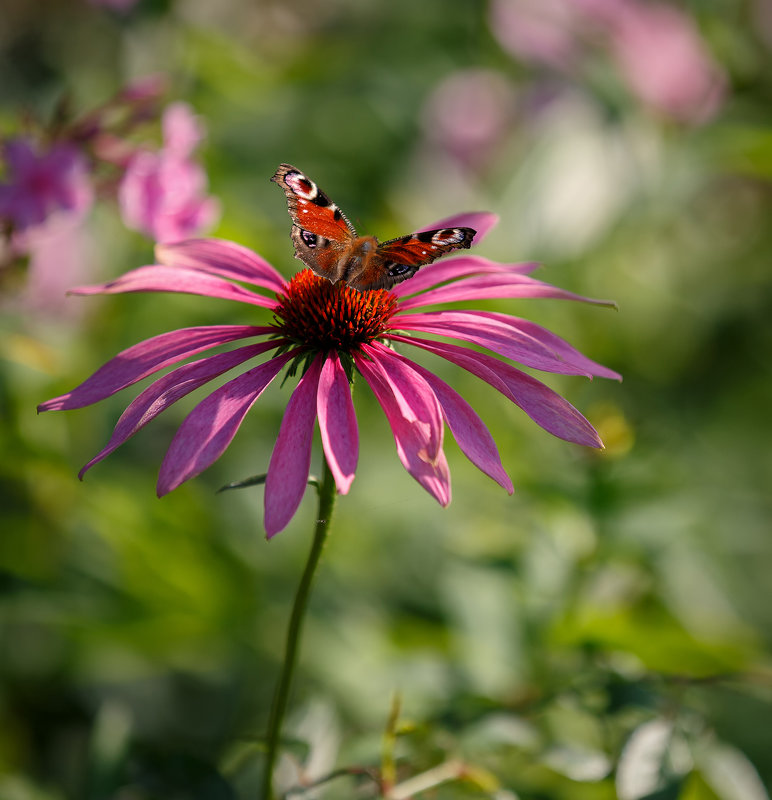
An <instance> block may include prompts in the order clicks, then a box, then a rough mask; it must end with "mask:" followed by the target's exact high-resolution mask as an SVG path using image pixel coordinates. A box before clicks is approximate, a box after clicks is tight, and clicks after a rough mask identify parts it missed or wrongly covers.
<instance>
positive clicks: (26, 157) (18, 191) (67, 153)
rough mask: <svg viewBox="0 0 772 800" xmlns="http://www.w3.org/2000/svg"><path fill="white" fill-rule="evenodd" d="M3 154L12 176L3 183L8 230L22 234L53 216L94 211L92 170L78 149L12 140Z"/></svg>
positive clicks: (0, 196)
mask: <svg viewBox="0 0 772 800" xmlns="http://www.w3.org/2000/svg"><path fill="white" fill-rule="evenodd" d="M2 154H3V156H4V161H5V163H6V170H7V172H8V176H9V180H8V181H7V182H6V183H0V221H2V222H4V224H5V226H6V227H8V228H10V229H12V230H14V231H16V232H22V231H25V230H26V229H28V228H31V227H34V226H37V225H41V224H42V223H44V222H45V221H46V220H47V219H48V218H49V217H50V216H51V215H53V214H68V215H75V216H78V217H80V216H82V215H83V214H85V212H86V211H88V209H89V208H90V207H91V204H92V202H93V199H94V192H93V189H92V186H91V182H90V180H89V174H88V166H87V163H86V160H85V159H84V157H83V156H82V155H81V154H80V152H79V151H78V149H77V148H76V147H75V146H74V145H71V144H69V143H67V142H53V143H52V144H50V145H48V146H47V147H40V146H36V145H34V144H32V143H31V142H30V141H28V140H26V139H11V140H9V141H7V142H5V144H4V145H3V153H2Z"/></svg>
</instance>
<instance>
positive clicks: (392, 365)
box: [362, 345, 445, 461]
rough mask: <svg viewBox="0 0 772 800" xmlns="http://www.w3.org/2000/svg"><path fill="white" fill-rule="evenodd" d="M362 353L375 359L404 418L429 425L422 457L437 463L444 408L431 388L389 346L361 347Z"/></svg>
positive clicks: (377, 368)
mask: <svg viewBox="0 0 772 800" xmlns="http://www.w3.org/2000/svg"><path fill="white" fill-rule="evenodd" d="M362 350H363V352H364V353H366V354H367V355H369V356H371V357H372V358H373V359H374V362H375V368H376V370H377V371H378V373H379V374H380V376H381V378H382V379H383V380H384V381H385V382H386V383H387V384H388V387H389V389H390V390H391V392H392V394H393V395H394V399H395V400H396V402H397V405H398V406H399V409H400V413H401V415H402V416H403V417H404V418H405V419H408V420H411V421H416V422H419V423H422V424H426V425H428V427H427V429H426V430H427V449H426V452H425V453H424V454H423V456H425V457H426V458H427V459H428V460H429V461H434V459H435V458H436V457H437V454H438V453H439V452H440V451H441V450H442V438H443V435H444V429H445V426H444V424H443V417H442V409H441V408H440V405H439V403H438V402H437V398H436V397H435V395H434V392H433V391H432V389H431V386H429V385H428V384H427V383H426V381H424V380H423V378H421V376H420V375H416V374H415V372H414V371H413V370H412V369H410V367H409V366H408V365H407V364H405V363H404V362H403V361H400V360H399V359H398V358H397V357H396V355H394V354H392V352H391V350H389V349H388V348H387V347H381V348H379V349H377V350H376V349H375V348H373V347H372V346H370V345H362Z"/></svg>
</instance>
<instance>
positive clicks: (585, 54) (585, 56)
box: [490, 0, 726, 123]
mask: <svg viewBox="0 0 772 800" xmlns="http://www.w3.org/2000/svg"><path fill="white" fill-rule="evenodd" d="M490 24H491V29H492V31H493V34H494V36H495V37H496V38H497V39H498V41H499V43H500V44H501V46H502V47H503V48H504V49H505V50H507V51H508V52H509V53H511V54H512V55H514V56H515V57H517V58H519V59H521V60H523V61H525V62H528V63H537V64H546V65H548V66H550V67H552V68H553V69H556V70H558V71H560V72H563V73H564V74H567V75H572V76H573V75H574V74H575V73H576V71H577V70H578V69H580V68H581V67H582V66H583V64H585V63H586V62H587V61H588V60H589V52H590V50H591V49H597V48H599V47H601V48H604V47H605V49H606V50H607V51H608V52H609V54H610V56H611V58H612V60H613V62H614V64H615V65H616V67H617V68H618V69H619V71H620V73H621V76H622V78H623V80H624V81H625V83H626V84H627V85H628V87H629V88H630V90H631V91H632V92H633V93H634V94H635V95H636V96H637V97H638V98H639V99H640V100H641V101H642V102H643V103H645V104H646V105H648V106H650V107H651V108H654V109H656V110H657V111H659V112H660V113H663V114H666V115H667V116H669V117H672V118H673V119H677V120H680V121H682V122H691V123H700V122H703V121H704V120H705V119H707V118H708V117H710V116H711V115H712V114H713V113H714V112H715V111H716V110H717V108H718V106H719V105H720V103H721V100H722V98H723V94H724V89H725V83H726V81H725V78H724V74H723V72H722V70H721V68H720V67H719V65H718V64H717V63H716V61H715V60H714V59H713V58H712V57H711V56H710V54H709V53H708V51H707V49H706V47H705V44H704V42H703V40H702V38H701V36H700V34H699V31H698V30H697V27H696V25H695V23H694V21H693V20H692V18H691V17H690V16H688V14H687V13H686V12H684V11H683V10H680V9H679V8H676V7H675V6H671V5H667V4H665V3H661V2H656V0H653V1H652V2H644V1H643V0H492V2H491V6H490Z"/></svg>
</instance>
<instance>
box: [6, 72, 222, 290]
mask: <svg viewBox="0 0 772 800" xmlns="http://www.w3.org/2000/svg"><path fill="white" fill-rule="evenodd" d="M163 92H164V81H163V80H162V79H161V78H160V77H158V76H151V77H149V78H144V79H142V80H139V81H136V82H134V83H132V84H129V85H128V86H126V87H125V88H124V89H122V90H121V91H120V92H119V93H118V94H116V95H115V96H114V97H113V98H111V99H110V100H109V101H108V102H106V103H105V104H103V105H102V106H99V107H98V108H96V109H95V110H93V111H91V112H89V113H88V114H85V115H83V116H82V117H79V118H74V119H68V118H67V114H66V111H64V106H62V108H60V109H59V111H58V112H57V114H56V115H55V118H54V121H52V122H51V123H50V124H48V125H42V124H38V125H32V126H29V127H30V130H28V131H25V133H23V134H20V135H16V136H13V137H10V138H7V139H5V140H0V175H2V178H3V179H2V180H1V181H0V236H1V237H2V241H1V242H0V269H2V271H3V272H6V271H10V269H11V268H12V267H13V265H14V264H17V263H19V262H20V261H21V260H23V259H28V260H29V282H30V283H34V284H36V285H49V286H52V287H57V291H56V295H57V296H58V297H61V296H62V293H63V292H62V290H63V288H64V286H63V283H62V281H65V282H66V283H71V282H72V280H79V279H80V280H82V279H83V277H85V276H84V275H78V273H77V271H75V272H72V271H69V270H67V269H65V263H63V259H62V254H66V256H67V258H65V259H64V262H67V261H73V262H77V261H79V260H80V261H82V260H83V259H79V258H78V256H77V253H78V252H79V251H81V250H82V244H83V242H84V240H85V238H86V237H85V234H84V231H83V223H84V222H85V220H86V218H87V216H88V213H89V211H90V210H91V208H92V206H93V204H94V201H95V199H96V198H97V197H114V198H116V199H117V200H118V206H119V209H120V214H121V218H122V219H123V222H124V223H125V224H126V225H127V226H128V227H130V228H132V229H134V230H138V231H140V232H142V233H143V234H145V235H146V236H148V237H150V238H151V239H153V240H154V241H156V242H171V241H175V240H178V239H184V238H187V237H190V236H193V235H196V234H200V233H203V232H205V231H206V230H208V229H209V228H210V227H211V226H212V225H213V224H214V223H215V221H216V219H217V217H218V214H219V207H218V204H217V201H216V200H215V199H214V198H213V197H210V196H208V194H207V178H206V173H205V172H204V170H203V168H202V167H201V165H200V164H199V163H198V162H197V161H196V160H195V149H196V147H197V146H198V144H199V143H200V141H201V139H202V138H203V136H204V131H203V127H202V125H201V123H200V122H199V120H198V119H197V118H196V116H195V115H194V114H193V111H192V110H191V108H190V107H189V106H188V105H186V104H185V103H174V104H172V105H170V106H168V107H167V108H166V109H165V110H164V111H163V112H161V108H160V101H161V96H162V94H163ZM159 116H160V118H161V127H162V132H163V143H162V145H161V147H160V148H151V147H149V146H148V145H147V144H137V143H136V142H135V140H134V137H135V134H136V131H137V129H138V128H140V127H141V126H143V125H145V124H146V123H148V122H152V121H154V120H157V119H158V117H159ZM51 256H54V257H53V258H51ZM31 296H32V294H31ZM34 299H35V300H36V301H39V300H40V296H39V295H38V294H35V298H34Z"/></svg>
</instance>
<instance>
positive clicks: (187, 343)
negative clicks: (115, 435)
mask: <svg viewBox="0 0 772 800" xmlns="http://www.w3.org/2000/svg"><path fill="white" fill-rule="evenodd" d="M265 333H275V329H274V328H269V327H265V326H263V327H258V326H255V325H206V326H202V327H198V328H181V329H180V330H176V331H170V332H169V333H162V334H161V335H160V336H154V337H153V338H152V339H145V341H144V342H140V343H139V344H135V345H133V346H132V347H129V348H127V349H126V350H123V351H122V352H120V353H118V355H117V356H115V358H112V359H110V361H108V362H107V363H106V364H104V365H103V366H101V367H100V368H99V369H98V370H97V371H96V372H95V373H94V374H93V375H92V376H91V377H90V378H88V379H87V380H85V381H84V382H83V383H81V384H80V386H76V387H75V388H74V389H73V390H72V391H71V392H67V394H63V395H60V396H59V397H54V398H53V399H52V400H47V401H46V402H45V403H41V404H40V405H39V406H38V411H61V410H63V409H71V408H83V406H88V405H91V404H92V403H96V402H98V401H99V400H104V399H105V398H106V397H110V396H111V395H113V394H115V393H116V392H119V391H120V390H121V389H125V388H126V387H127V386H131V385H132V384H133V383H136V382H137V381H141V380H142V379H143V378H146V377H147V376H148V375H152V374H153V373H154V372H157V371H158V370H159V369H163V368H164V367H167V366H169V364H176V363H177V362H178V361H182V360H183V359H185V358H188V356H192V355H195V354H196V353H200V352H201V351H202V350H206V349H208V348H210V347H216V346H218V345H221V344H225V343H227V342H232V341H235V340H236V339H249V338H250V337H252V336H260V335H262V334H265Z"/></svg>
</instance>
